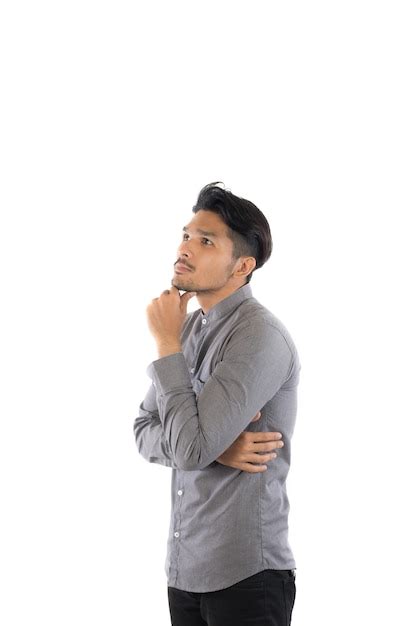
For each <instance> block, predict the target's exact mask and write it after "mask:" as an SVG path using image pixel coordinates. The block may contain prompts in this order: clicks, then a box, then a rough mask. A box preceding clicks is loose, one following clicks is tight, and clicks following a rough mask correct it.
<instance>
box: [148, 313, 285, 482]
mask: <svg viewBox="0 0 418 626" xmlns="http://www.w3.org/2000/svg"><path fill="white" fill-rule="evenodd" d="M292 364H293V355H292V353H291V350H290V348H289V346H288V344H287V342H286V340H285V338H284V337H283V335H282V334H281V333H280V331H279V330H278V329H277V328H276V327H274V326H272V325H270V324H268V323H267V322H264V321H262V320H257V321H255V322H254V323H253V322H251V323H250V324H248V325H247V326H246V327H244V328H240V329H239V330H237V331H235V332H234V333H233V335H232V336H231V338H230V340H229V342H228V345H227V347H226V349H225V352H224V355H223V358H222V360H221V361H220V362H219V363H217V364H216V366H215V368H214V370H213V371H212V374H211V376H210V377H209V379H208V380H207V381H205V384H204V386H203V388H202V390H201V392H200V394H199V396H198V397H196V394H195V393H194V390H193V387H192V382H191V379H190V374H189V370H188V366H187V363H186V360H185V358H184V355H183V353H182V352H177V353H175V354H171V355H169V356H165V357H162V358H160V359H158V360H156V361H153V362H152V363H151V364H150V365H149V366H148V368H147V373H148V374H149V376H150V377H151V378H152V380H153V385H154V386H155V391H156V403H157V406H158V414H159V417H160V423H161V428H162V433H163V434H162V436H161V446H162V447H163V448H164V449H165V452H166V454H167V453H168V451H170V452H169V453H170V454H171V455H172V462H174V463H175V464H176V466H177V467H178V468H179V469H183V470H198V469H202V468H204V467H207V466H208V465H210V464H211V463H212V462H213V461H215V460H216V459H217V458H218V457H219V456H220V455H221V454H222V453H223V452H224V451H225V450H226V449H227V448H228V447H229V446H230V445H231V444H232V443H233V442H234V441H235V439H236V438H237V437H238V436H239V434H240V433H241V432H242V431H243V430H245V428H246V427H247V426H248V424H249V423H250V422H251V420H252V418H253V417H254V415H256V413H257V411H258V410H260V409H262V408H263V406H264V405H265V404H266V403H267V402H268V401H269V400H270V399H271V398H272V397H273V396H274V395H275V393H276V392H277V391H278V390H279V389H280V387H281V385H282V384H283V383H284V382H285V381H286V380H287V379H288V377H289V375H290V373H291V369H292ZM159 455H160V457H159V458H161V456H162V451H161V450H160V451H159Z"/></svg>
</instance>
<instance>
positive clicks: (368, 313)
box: [0, 0, 418, 626]
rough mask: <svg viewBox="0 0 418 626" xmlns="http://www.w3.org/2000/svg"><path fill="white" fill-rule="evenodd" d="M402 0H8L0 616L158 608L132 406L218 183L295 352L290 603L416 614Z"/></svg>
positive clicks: (161, 505) (126, 613) (77, 619)
mask: <svg viewBox="0 0 418 626" xmlns="http://www.w3.org/2000/svg"><path fill="white" fill-rule="evenodd" d="M414 4H415V3H413V2H403V1H402V0H397V1H396V2H395V1H393V2H370V1H367V0H361V1H356V0H352V1H351V2H335V1H328V2H325V1H321V0H319V1H318V2H286V3H281V2H257V3H256V2H246V1H242V0H240V1H239V2H238V1H228V0H223V1H222V2H219V1H213V0H212V2H210V3H209V2H200V1H196V0H194V1H193V2H192V1H189V2H185V1H180V2H158V1H156V0H153V1H152V2H126V1H123V0H118V2H110V1H109V2H106V1H102V2H94V1H91V0H83V1H77V0H73V1H72V2H52V1H50V2H45V1H39V2H21V1H19V0H13V2H12V1H7V0H6V1H3V2H2V4H1V9H0V63H1V70H0V71H1V74H0V80H1V98H0V107H1V115H0V125H1V128H0V132H1V137H0V151H1V157H0V158H1V163H0V166H1V198H0V200H1V224H0V255H1V259H0V261H1V285H0V288H1V292H0V293H1V297H2V305H1V311H0V314H1V324H0V332H1V372H0V374H1V436H0V462H1V509H2V512H1V516H0V523H1V542H2V545H1V555H0V567H1V576H2V581H1V596H2V600H1V604H0V612H1V616H0V617H1V623H2V624H5V625H7V626H15V625H18V624H19V625H22V624H35V623H39V624H40V623H42V624H43V625H44V626H49V625H54V626H55V625H56V624H59V625H60V626H67V625H70V624H71V625H74V624H77V625H80V626H84V625H86V626H87V625H89V626H90V625H91V624H101V625H103V626H104V625H105V624H106V625H107V624H112V625H116V624H117V625H119V624H123V625H124V626H130V625H132V626H133V625H134V624H157V625H158V626H160V625H161V626H164V625H168V624H169V623H170V621H169V613H168V603H167V595H166V579H165V573H164V559H165V551H166V541H167V535H168V523H169V500H170V477H171V470H170V469H169V468H165V467H163V466H157V465H151V464H148V463H147V462H146V461H145V460H144V459H143V458H142V457H140V455H139V454H138V452H137V450H136V448H135V443H134V438H133V431H132V426H133V420H134V418H135V416H136V414H137V411H138V406H139V403H140V401H141V400H142V398H143V396H144V394H145V392H146V390H147V388H148V385H149V383H150V380H149V379H148V377H147V376H146V374H145V368H146V366H147V364H148V363H149V362H150V361H151V360H153V359H154V358H156V353H155V348H154V344H153V341H152V340H151V338H150V336H149V334H148V330H147V326H146V319H145V308H146V306H147V304H148V303H149V301H150V300H151V299H152V298H154V297H157V296H159V295H160V293H161V291H163V290H164V289H166V288H167V287H169V286H170V281H171V277H172V270H173V263H174V262H175V260H176V258H177V257H176V249H177V245H178V243H179V241H180V233H181V228H182V226H183V225H184V224H185V223H187V221H188V220H189V219H190V218H191V216H192V213H191V208H192V206H193V204H194V203H195V201H196V198H197V194H198V192H199V190H200V189H201V187H203V185H205V184H207V183H209V182H212V181H222V182H224V183H225V185H226V187H227V188H229V189H231V191H232V192H233V193H235V194H237V195H239V196H242V197H244V198H248V199H250V200H251V201H252V202H254V203H255V204H256V205H257V206H258V207H259V208H260V209H261V210H262V211H263V212H264V213H265V215H266V217H267V218H268V220H269V221H270V224H271V229H272V233H273V238H274V252H273V255H272V257H271V259H270V261H269V262H268V263H267V264H266V266H265V267H264V268H262V269H261V270H260V271H259V272H256V273H255V274H254V276H253V280H252V283H251V285H252V289H253V294H254V295H255V297H256V298H257V299H258V300H260V301H261V302H262V303H263V304H265V305H266V306H267V307H268V308H270V309H271V310H272V311H273V312H274V313H275V314H276V315H277V316H278V317H279V319H281V320H282V321H283V323H284V324H285V325H286V326H287V328H288V329H289V331H290V333H291V335H292V336H293V339H294V341H295V343H296V345H297V348H298V351H299V355H300V359H301V363H302V370H301V379H300V391H299V407H298V417H297V423H296V429H295V434H294V437H293V448H292V467H291V471H290V474H289V479H288V492H289V498H290V504H291V512H290V518H289V523H290V535H289V539H290V543H291V546H292V549H293V551H294V555H295V558H296V562H297V567H298V571H297V598H296V603H295V608H294V613H293V621H292V625H294V626H308V625H313V624H321V626H336V625H337V624H338V626H346V625H347V626H352V624H356V625H366V624H367V625H368V624H379V625H381V626H383V625H389V624H390V625H392V624H402V625H403V626H409V625H415V624H417V620H418V611H417V609H416V589H415V587H416V562H417V556H418V554H417V544H416V538H415V536H416V528H417V522H418V520H417V516H416V513H415V508H416V493H417V488H416V478H417V465H416V460H415V459H416V441H417V439H416V435H415V432H416V430H415V426H416V420H417V416H418V411H417V408H418V407H417V404H418V403H417V400H416V394H417V391H416V379H417V369H416V354H417V348H418V345H417V344H418V342H417V330H416V320H417V312H418V311H417V306H416V301H415V298H416V282H417V280H416V267H417V258H416V257H417V255H416V245H417V243H416V242H417V230H416V227H415V226H414V218H415V215H416V212H417V165H418V163H417V161H418V159H417V145H418V144H417V140H418V136H417V135H418V133H417V111H418V102H417V100H418V98H417V64H416V59H417V58H418V50H417V47H418V46H417V37H416V33H417V20H416V19H415V15H414V9H415V7H414ZM194 306H196V305H194ZM192 308H193V305H191V306H190V307H189V309H192Z"/></svg>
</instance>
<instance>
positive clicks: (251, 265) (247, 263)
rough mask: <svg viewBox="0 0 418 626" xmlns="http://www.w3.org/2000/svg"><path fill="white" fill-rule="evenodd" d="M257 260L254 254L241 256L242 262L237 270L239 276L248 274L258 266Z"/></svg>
mask: <svg viewBox="0 0 418 626" xmlns="http://www.w3.org/2000/svg"><path fill="white" fill-rule="evenodd" d="M256 265H257V261H256V260H255V258H254V257H253V256H245V257H241V262H240V264H239V266H238V268H237V269H236V270H235V274H236V275H237V276H248V274H251V272H253V271H254V269H255V268H256Z"/></svg>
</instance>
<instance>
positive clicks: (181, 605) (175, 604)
mask: <svg viewBox="0 0 418 626" xmlns="http://www.w3.org/2000/svg"><path fill="white" fill-rule="evenodd" d="M295 597H296V584H295V575H294V570H273V569H266V570H264V571H262V572H259V573H258V574H254V576H250V577H249V578H245V579H244V580H240V581H239V582H238V583H236V584H235V585H232V586H231V587H227V588H226V589H220V590H219V591H210V592H207V593H194V592H190V591H182V590H180V589H176V588H175V587H168V603H169V608H170V615H171V624H172V626H245V624H251V626H290V620H291V617H292V610H293V605H294V603H295Z"/></svg>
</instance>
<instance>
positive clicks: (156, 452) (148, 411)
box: [133, 385, 177, 469]
mask: <svg viewBox="0 0 418 626" xmlns="http://www.w3.org/2000/svg"><path fill="white" fill-rule="evenodd" d="M133 431H134V436H135V442H136V446H137V449H138V452H139V453H140V455H141V456H142V457H143V458H144V459H145V460H146V461H148V462H149V463H159V464H160V465H165V466H167V467H172V468H174V469H176V468H177V465H176V463H175V462H174V459H173V455H172V454H171V451H170V448H169V445H168V443H167V441H166V439H165V436H164V431H163V429H162V425H161V420H160V418H159V415H158V408H157V404H156V401H155V389H154V386H153V385H151V387H150V389H149V390H148V393H147V395H146V397H145V399H144V400H143V401H142V402H141V404H140V406H139V414H138V416H137V417H136V418H135V420H134V424H133Z"/></svg>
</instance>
